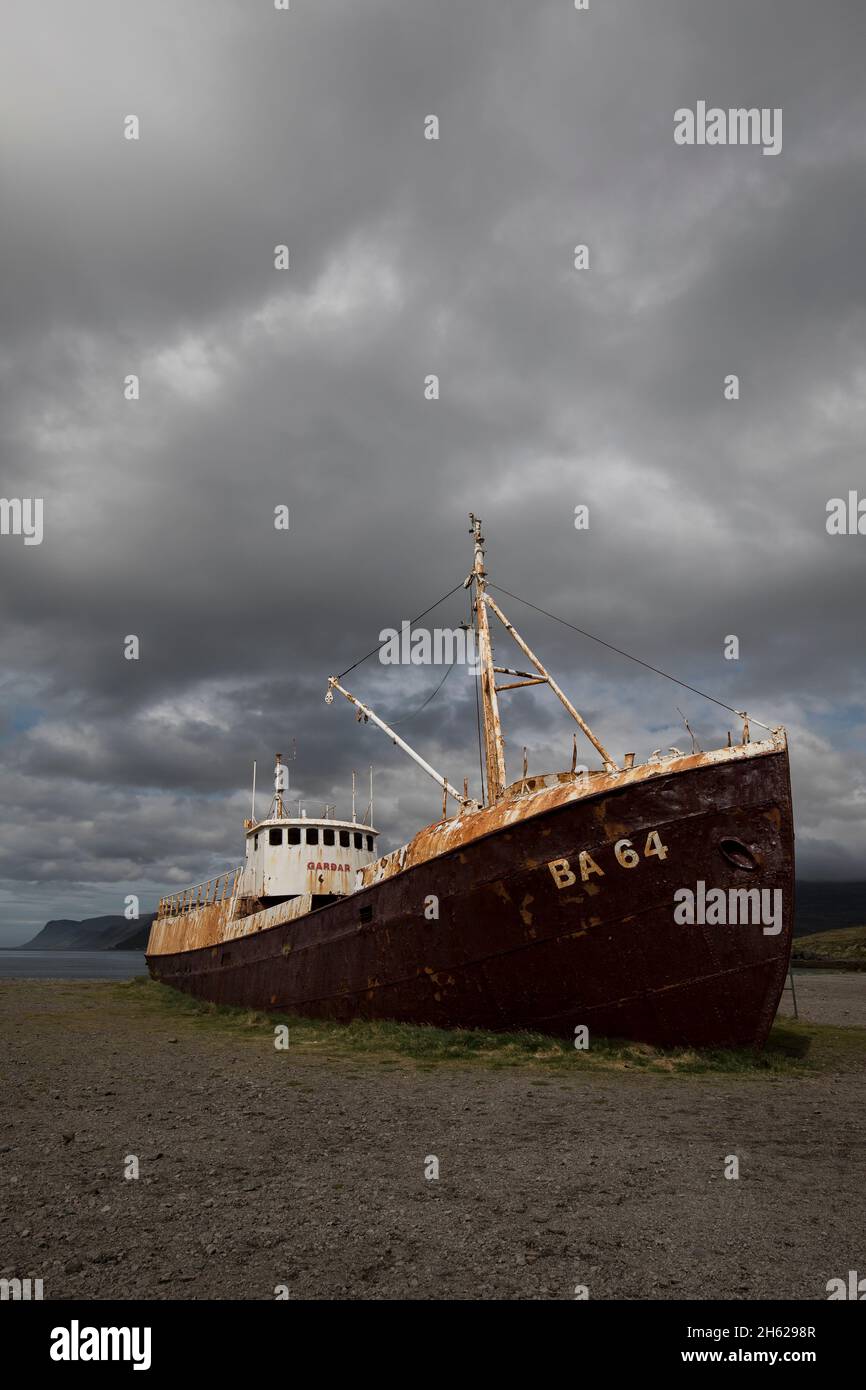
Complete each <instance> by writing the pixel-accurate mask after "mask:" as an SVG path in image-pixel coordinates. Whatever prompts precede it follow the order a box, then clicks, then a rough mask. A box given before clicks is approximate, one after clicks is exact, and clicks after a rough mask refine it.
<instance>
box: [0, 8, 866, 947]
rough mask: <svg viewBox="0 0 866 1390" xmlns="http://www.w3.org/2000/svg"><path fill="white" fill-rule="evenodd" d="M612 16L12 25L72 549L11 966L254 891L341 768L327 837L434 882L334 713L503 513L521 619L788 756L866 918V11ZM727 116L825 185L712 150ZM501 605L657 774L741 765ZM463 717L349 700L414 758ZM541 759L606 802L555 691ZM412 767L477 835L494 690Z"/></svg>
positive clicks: (444, 705) (64, 514) (538, 704)
mask: <svg viewBox="0 0 866 1390" xmlns="http://www.w3.org/2000/svg"><path fill="white" fill-rule="evenodd" d="M590 4H591V8H590V11H589V12H588V13H580V12H577V11H575V9H574V7H573V4H572V3H571V0H532V3H517V0H435V3H433V0H291V9H290V10H289V12H288V13H283V12H277V11H275V10H274V8H273V5H272V4H271V3H270V0H79V2H78V3H76V4H70V3H69V0H42V2H41V3H40V4H38V5H37V4H33V3H26V2H25V0H4V3H3V4H2V31H3V45H2V58H0V64H2V69H3V72H2V81H0V147H2V198H0V206H2V213H0V219H2V237H0V255H2V276H0V321H2V329H3V334H2V346H0V392H2V399H0V449H2V482H0V491H2V495H3V496H5V497H7V498H12V497H21V498H24V497H42V498H44V538H43V541H42V544H41V545H25V544H24V538H23V537H22V536H20V535H19V536H16V535H6V536H0V567H2V604H3V656H4V660H3V665H2V674H0V691H2V712H0V738H2V763H3V774H2V789H0V794H2V820H3V823H2V831H0V880H2V884H0V942H3V943H5V944H13V943H14V942H16V941H22V940H24V939H26V938H27V937H29V936H30V935H32V933H33V931H34V930H35V929H36V928H38V927H39V926H40V925H41V924H42V923H43V922H44V921H45V920H46V918H49V917H58V916H71V917H86V916H91V915H95V914H97V913H102V912H118V911H122V909H123V900H124V896H125V895H126V894H127V893H138V894H140V895H141V903H142V910H143V911H144V910H148V909H150V908H151V907H152V906H153V905H154V902H155V899H156V897H157V896H158V894H159V892H160V891H162V890H163V889H165V888H177V887H182V886H185V885H186V884H187V883H191V882H197V881H199V880H201V879H203V878H205V877H207V876H208V875H209V874H211V873H213V872H216V871H218V870H220V869H222V868H224V867H227V866H229V865H232V864H235V863H237V862H239V860H240V857H241V849H242V824H241V822H242V819H243V817H244V815H246V814H248V808H249V780H250V770H251V764H252V760H253V759H257V760H258V765H259V777H260V786H261V785H262V781H263V780H264V779H265V778H266V776H267V775H268V773H269V769H270V766H271V760H272V755H273V753H274V751H275V750H277V749H280V750H281V751H283V752H288V750H289V749H290V747H291V741H292V739H293V738H294V739H295V740H296V745H297V759H296V761H295V763H294V764H293V765H292V781H293V786H295V787H296V788H297V795H300V796H302V797H303V798H304V800H305V804H306V806H307V808H308V810H309V811H310V813H311V814H312V813H314V812H316V811H318V810H320V809H321V805H322V803H323V802H324V801H328V802H337V804H338V810H339V811H340V812H342V813H344V814H347V813H348V809H349V799H348V797H349V786H350V782H351V772H352V769H353V768H355V769H357V770H358V771H359V773H361V772H363V773H364V774H365V775H366V769H367V767H368V766H369V764H370V763H371V762H373V763H374V764H375V766H376V770H377V771H376V823H377V825H379V826H380V827H381V829H382V831H383V842H384V844H385V846H386V847H388V848H390V847H393V846H394V845H395V844H399V843H401V842H402V841H403V840H405V839H407V838H409V836H410V835H411V834H413V833H414V832H415V831H416V830H417V829H418V828H420V826H422V825H423V824H425V823H427V822H428V821H430V820H432V819H435V818H436V817H437V816H438V814H439V812H440V809H441V799H440V796H439V793H438V791H437V789H436V787H435V786H434V785H433V783H432V782H429V781H428V780H427V779H426V778H425V777H424V775H423V773H421V772H420V771H419V770H418V769H416V768H415V767H414V766H413V765H412V764H411V763H409V762H408V761H407V760H406V759H405V758H404V757H403V756H402V755H401V754H400V753H399V752H398V750H397V749H395V748H394V747H393V746H392V745H391V743H390V742H389V741H388V740H387V739H385V738H384V737H382V736H381V735H380V734H379V733H378V732H377V731H376V730H375V729H374V728H373V727H372V726H369V725H359V724H357V723H356V722H355V719H354V716H353V713H352V711H351V709H350V708H349V706H348V705H347V704H346V703H345V702H344V701H342V700H338V701H336V702H335V703H334V705H333V706H331V707H330V708H329V707H326V706H325V704H324V702H323V695H324V691H325V685H326V678H327V676H328V675H329V674H331V673H334V672H339V671H342V670H343V669H344V668H345V667H346V666H348V665H349V664H350V663H351V662H353V661H355V660H356V658H357V657H359V656H361V655H362V654H363V653H364V652H366V651H368V650H369V649H370V648H371V647H373V646H374V645H375V643H376V641H377V640H378V636H379V632H380V631H381V630H382V629H383V628H385V627H388V626H398V625H399V623H400V621H401V620H403V619H406V618H410V617H412V616H414V615H415V614H416V613H419V612H420V611H421V610H422V609H424V608H425V607H427V605H428V604H429V603H431V602H433V600H434V599H435V598H437V597H438V596H439V595H440V594H443V593H445V592H446V591H447V590H448V589H449V588H450V587H451V586H452V585H454V584H455V583H457V582H458V581H459V580H461V579H462V578H463V577H464V576H465V574H466V573H467V572H468V570H469V568H470V564H471V543H470V538H469V535H468V529H467V528H468V521H467V513H468V512H469V511H470V510H474V511H476V512H477V513H479V514H480V515H481V516H482V518H483V520H484V529H485V534H486V537H487V541H488V547H489V555H488V558H489V565H490V570H491V575H492V579H493V581H494V583H495V582H496V581H497V580H498V581H499V582H500V583H501V584H502V585H503V586H505V587H506V588H507V589H510V590H512V591H514V592H515V593H517V594H520V595H522V596H524V597H526V598H527V599H529V600H531V601H532V602H534V603H536V604H538V605H540V606H542V607H545V608H549V609H552V610H553V611H554V612H556V613H558V614H561V615H562V616H563V617H565V618H567V619H569V620H570V621H572V622H575V623H577V624H578V625H579V626H581V627H584V628H587V629H589V630H590V631H591V632H595V633H598V634H599V635H600V636H602V637H604V638H606V639H607V640H608V641H610V642H613V643H615V644H616V645H618V646H622V647H625V648H626V649H628V650H629V651H632V652H634V653H635V654H636V655H638V656H642V657H644V658H645V659H646V660H648V661H651V662H653V663H654V664H656V665H659V666H661V667H663V668H664V669H665V670H667V671H671V672H673V673H674V674H676V675H678V676H680V677H681V678H682V679H684V680H685V681H688V682H690V683H691V684H694V685H697V686H699V687H701V688H702V689H704V690H708V691H710V692H711V693H713V694H715V695H717V696H718V697H719V698H720V699H722V700H723V701H725V702H726V703H729V704H731V705H733V706H735V707H737V708H743V707H746V708H748V709H749V710H750V711H752V712H753V713H754V714H755V715H756V716H757V718H759V719H761V720H763V721H765V722H766V723H768V724H774V723H777V722H784V723H785V724H786V725H787V727H788V729H789V734H790V739H791V750H792V766H793V774H794V791H795V811H796V817H797V852H798V872H799V874H800V875H801V876H803V877H829V878H846V877H847V878H856V877H866V871H864V862H863V847H864V832H866V737H864V735H866V712H864V691H866V671H864V650H863V647H864V644H863V603H864V596H866V586H864V583H863V566H864V554H866V536H856V535H855V536H830V535H828V534H827V530H826V525H825V522H826V506H827V502H828V499H830V498H832V497H835V496H847V494H848V492H849V490H850V489H859V490H860V493H861V494H862V495H866V469H864V425H866V280H864V226H866V220H864V214H866V120H864V117H866V82H864V76H863V74H864V70H866V6H864V5H863V3H862V0H848V3H842V0H821V3H820V4H818V3H815V0H725V3H724V4H721V3H718V2H717V0H590ZM699 101H705V102H707V104H708V105H709V106H718V107H721V108H723V109H728V108H731V107H739V106H747V107H752V106H755V107H758V108H768V109H775V108H781V109H782V111H783V127H782V130H783V145H782V150H781V153H779V154H778V155H776V156H775V157H772V156H771V157H768V156H764V155H763V154H762V152H761V148H760V147H755V146H751V147H742V146H715V147H710V146H703V147H699V146H695V147H685V146H678V145H677V144H675V142H674V128H675V121H674V112H675V111H676V110H677V109H678V108H681V107H692V108H694V107H695V106H696V104H697V103H698V102H699ZM131 114H132V115H136V116H137V117H138V120H139V122H140V138H139V139H138V140H127V139H125V138H124V120H125V118H126V117H127V116H129V115H131ZM429 115H436V116H437V117H438V119H439V123H440V128H439V137H440V138H439V139H438V140H437V141H434V140H427V139H425V137H424V132H425V119H426V118H427V117H428V116H429ZM578 243H585V244H586V245H587V246H588V247H589V256H590V265H589V268H588V269H586V270H580V271H578V270H575V269H574V265H573V261H574V247H575V245H576V244H578ZM279 244H286V245H288V247H289V251H290V266H289V269H288V270H284V271H283V270H277V269H275V267H274V247H275V246H276V245H279ZM130 373H135V374H137V375H139V377H140V382H141V398H140V400H138V401H127V400H125V399H124V389H123V388H124V378H125V377H126V376H127V374H130ZM431 373H435V374H437V375H438V377H439V380H440V398H439V399H438V400H427V399H425V394H424V381H425V377H427V376H428V375H429V374H431ZM731 373H735V374H737V375H738V377H739V380H740V399H739V400H736V401H731V400H726V399H725V396H724V381H725V377H726V375H728V374H731ZM280 504H285V505H287V506H289V507H290V509H291V525H290V529H289V530H288V532H286V531H277V530H276V529H275V527H274V508H275V507H276V506H278V505H280ZM579 504H585V505H587V506H588V507H589V517H590V524H589V528H588V530H584V531H578V530H576V529H575V526H574V509H575V507H576V506H577V505H579ZM501 602H502V603H503V605H505V607H506V612H507V613H508V615H509V617H511V618H512V619H513V620H514V621H515V622H516V623H517V624H518V626H520V627H521V629H522V631H523V632H524V634H525V636H526V637H527V639H528V640H529V641H530V643H531V644H532V645H533V646H534V647H535V648H536V649H537V650H538V651H539V652H540V653H541V654H542V655H543V657H544V658H545V660H546V661H547V662H548V664H549V666H550V667H551V669H552V671H553V672H554V674H555V675H557V677H558V678H559V679H560V681H561V682H562V683H563V684H565V685H566V687H567V689H568V690H569V691H570V693H571V694H572V696H573V697H574V699H575V701H576V703H577V704H578V707H579V708H580V709H581V710H582V712H583V713H584V714H585V716H586V717H587V718H588V720H589V722H590V723H591V724H592V725H593V727H594V728H596V729H597V732H598V733H599V735H600V736H601V737H602V739H603V741H605V742H606V743H607V744H608V745H609V746H610V747H611V749H612V751H613V752H614V753H615V754H621V753H622V752H624V751H625V750H627V749H628V750H631V749H634V750H635V751H636V752H637V754H638V758H639V759H642V758H644V757H646V756H647V754H648V753H650V752H651V751H652V749H654V748H656V747H659V746H661V747H667V746H668V745H670V744H678V745H679V746H680V747H689V746H690V745H689V739H688V735H687V733H686V732H685V730H684V728H683V726H682V721H681V719H680V715H679V714H678V712H677V707H679V709H681V710H682V711H683V712H684V713H685V714H686V716H687V717H688V719H689V722H690V723H691V724H692V726H693V728H694V729H695V732H696V733H697V735H698V737H699V739H700V740H701V742H702V744H703V746H704V747H714V746H717V745H721V744H723V743H724V742H725V739H726V734H727V730H728V728H731V727H733V728H734V731H735V732H736V730H737V725H736V721H734V723H733V725H732V724H731V719H732V718H733V717H732V716H731V717H729V716H727V715H726V713H725V711H724V710H723V709H720V708H719V707H718V706H715V705H712V704H709V703H707V702H705V701H703V700H700V699H699V698H698V697H697V696H696V695H693V694H691V693H689V692H688V691H684V690H681V689H679V688H678V687H676V686H674V685H671V684H669V683H668V682H666V681H664V680H661V679H659V678H658V677H656V676H653V675H651V674H650V673H649V672H646V671H644V670H642V669H641V668H640V667H638V666H635V665H633V664H631V663H629V662H627V661H624V660H623V659H622V658H619V657H616V656H613V655H612V654H611V653H609V652H606V651H605V649H603V648H601V647H598V646H596V645H594V644H593V643H591V642H587V641H586V640H585V639H583V638H580V637H578V636H577V635H576V634H574V633H570V632H568V631H567V630H566V629H564V628H562V627H559V626H557V625H556V624H554V623H551V622H549V621H548V620H547V619H545V618H543V617H541V616H540V615H539V614H537V613H535V612H533V611H531V610H529V609H526V608H523V607H522V606H521V605H520V604H517V603H515V602H513V601H511V600H508V601H506V600H505V599H504V598H501ZM465 615H466V595H465V594H464V593H463V591H461V592H460V593H459V594H458V595H456V596H455V598H454V599H452V600H450V601H449V602H448V603H447V604H445V605H443V606H442V608H441V609H438V610H437V612H436V614H433V615H430V618H429V619H427V620H426V621H427V622H428V623H432V622H434V621H438V622H439V623H440V624H441V625H453V624H455V623H457V622H459V621H460V620H461V618H463V617H465ZM128 634H136V635H137V636H138V637H139V638H140V659H139V660H138V661H129V660H126V659H125V658H124V638H125V637H126V636H127V635H128ZM729 634H735V635H737V636H738V637H739V641H740V659H739V660H738V661H728V660H725V658H724V644H725V638H726V636H727V635H729ZM499 655H501V656H502V657H503V658H504V660H505V664H516V663H515V662H513V661H512V660H511V652H508V651H507V649H506V646H505V645H504V644H503V645H502V646H501V647H500V648H499ZM514 655H515V656H516V655H517V653H516V652H514ZM442 674H443V669H442V668H441V667H428V668H422V669H420V670H410V671H406V670H404V669H401V668H399V667H383V666H382V665H380V664H378V663H377V662H375V661H372V662H367V663H365V664H364V665H363V666H361V667H360V668H358V670H356V671H354V672H352V674H351V676H350V677H347V683H348V684H349V686H350V688H351V689H353V690H355V691H356V693H357V694H358V695H360V696H361V697H362V698H368V699H371V700H373V701H374V703H376V704H377V708H379V709H380V710H381V712H382V713H383V714H384V715H385V716H386V717H390V718H393V719H394V720H403V719H406V718H408V716H410V715H411V714H412V712H413V711H414V710H417V709H418V707H419V706H420V705H421V704H422V703H423V701H424V700H425V699H426V697H427V695H428V694H429V693H430V692H431V690H432V689H433V688H434V687H435V685H436V684H437V683H438V681H439V680H440V679H441V676H442ZM506 701H508V702H509V703H508V704H507V705H506V703H505V702H506ZM503 713H504V717H505V722H506V737H507V739H508V752H509V755H510V765H509V771H510V772H511V773H512V774H513V775H514V776H517V775H519V772H520V761H521V756H522V753H521V750H522V746H523V744H527V745H528V748H529V763H530V768H531V769H533V770H535V771H547V770H552V769H554V768H557V767H563V766H568V764H569V760H570V754H571V729H570V727H569V722H568V720H567V717H566V716H565V714H564V712H563V711H562V710H561V709H560V707H559V706H558V705H556V703H555V702H554V701H552V697H551V696H550V694H549V692H545V691H541V692H540V693H538V692H518V693H516V694H511V695H506V696H504V697H503ZM401 732H402V733H403V734H404V736H406V737H409V738H410V739H411V741H413V742H414V743H415V744H416V745H417V746H418V748H419V750H420V751H421V752H422V753H423V754H424V755H425V756H426V757H428V758H429V759H430V760H431V761H432V762H433V763H434V765H436V766H437V767H439V768H441V770H442V771H443V772H445V773H446V774H447V775H448V776H449V777H450V778H451V779H452V781H455V782H458V784H459V785H462V779H463V776H464V775H467V774H468V775H469V776H470V780H471V784H472V789H473V790H474V791H475V792H476V793H477V790H478V771H477V769H478V750H477V742H476V737H475V706H474V695H473V686H472V682H471V680H470V679H469V677H468V676H467V675H466V673H465V672H464V670H462V669H461V668H459V667H458V668H457V669H455V671H454V672H453V673H452V674H451V675H450V676H449V678H448V680H447V681H446V683H445V685H444V686H443V688H442V691H441V693H440V695H439V696H438V697H437V698H436V699H435V700H434V701H433V702H432V703H431V704H430V705H429V707H427V708H426V709H425V710H424V711H423V713H421V714H420V715H419V716H418V717H417V718H415V719H413V720H411V721H410V722H409V723H407V724H406V725H405V726H401ZM584 748H585V755H586V757H587V761H589V762H590V763H591V765H593V766H595V765H596V764H595V761H594V759H593V758H592V757H591V756H590V755H591V754H592V750H591V749H590V748H589V747H588V745H584ZM582 752H583V750H582ZM264 799H265V798H264V796H260V798H259V810H260V811H263V810H264V805H263V804H262V803H263V801H264Z"/></svg>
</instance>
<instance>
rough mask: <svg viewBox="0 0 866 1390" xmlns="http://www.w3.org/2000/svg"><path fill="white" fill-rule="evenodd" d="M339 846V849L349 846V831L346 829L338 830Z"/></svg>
mask: <svg viewBox="0 0 866 1390" xmlns="http://www.w3.org/2000/svg"><path fill="white" fill-rule="evenodd" d="M340 848H341V849H348V848H349V832H348V830H341V831H340Z"/></svg>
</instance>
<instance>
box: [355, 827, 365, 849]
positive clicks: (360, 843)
mask: <svg viewBox="0 0 866 1390" xmlns="http://www.w3.org/2000/svg"><path fill="white" fill-rule="evenodd" d="M363 848H364V836H363V835H362V834H361V832H360V830H356V831H355V849H363Z"/></svg>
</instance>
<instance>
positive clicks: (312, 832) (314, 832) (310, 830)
mask: <svg viewBox="0 0 866 1390" xmlns="http://www.w3.org/2000/svg"><path fill="white" fill-rule="evenodd" d="M318 843H319V830H318V826H311V825H308V826H307V844H308V845H317V844H318Z"/></svg>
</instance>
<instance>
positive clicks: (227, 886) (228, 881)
mask: <svg viewBox="0 0 866 1390" xmlns="http://www.w3.org/2000/svg"><path fill="white" fill-rule="evenodd" d="M242 867H243V866H242V865H240V866H239V867H238V868H237V869H227V870H226V872H225V873H224V874H217V876H216V878H209V879H208V880H207V882H205V883H197V884H195V886H194V887H193V888H184V890H183V892H182V893H171V894H168V895H166V897H164V898H160V900H159V910H158V912H157V916H158V917H182V916H183V915H184V913H187V912H194V911H195V909H196V908H199V907H208V906H209V905H213V904H214V903H224V902H225V901H226V900H227V899H228V900H229V901H230V900H231V898H232V895H233V893H234V891H235V888H236V887H237V881H238V877H239V875H240V872H241V868H242Z"/></svg>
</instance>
